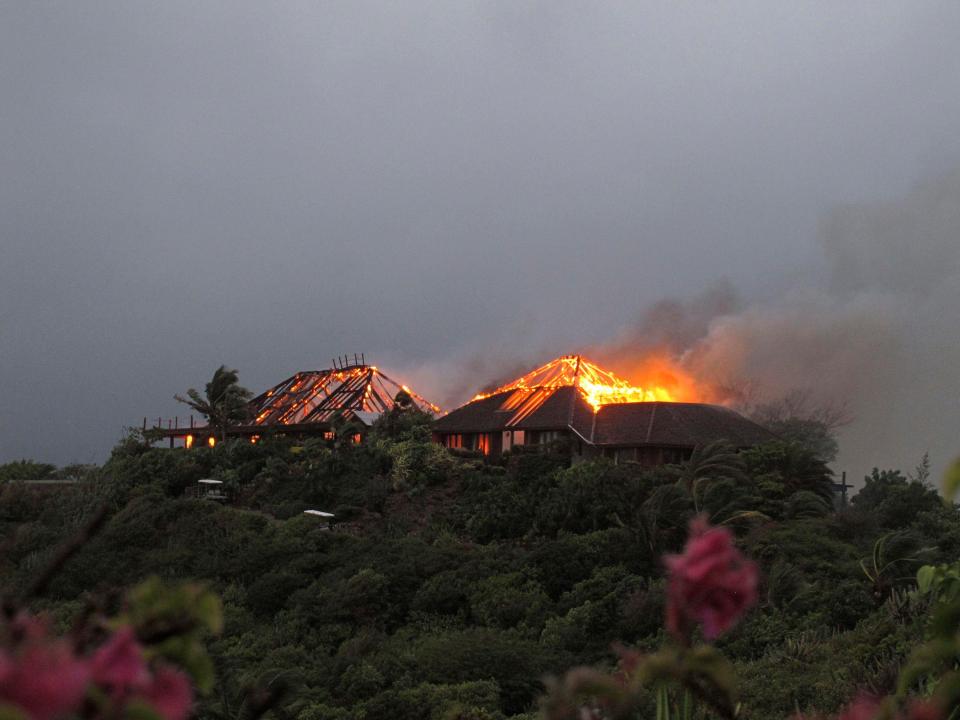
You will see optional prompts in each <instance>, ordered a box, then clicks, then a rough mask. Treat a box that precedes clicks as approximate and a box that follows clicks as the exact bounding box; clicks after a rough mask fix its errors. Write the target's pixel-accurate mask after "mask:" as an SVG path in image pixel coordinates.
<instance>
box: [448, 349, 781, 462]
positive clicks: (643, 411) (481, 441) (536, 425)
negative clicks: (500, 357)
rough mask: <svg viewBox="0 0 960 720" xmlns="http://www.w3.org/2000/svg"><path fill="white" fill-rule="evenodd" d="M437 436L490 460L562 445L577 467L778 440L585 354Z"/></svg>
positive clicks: (482, 399) (514, 385)
mask: <svg viewBox="0 0 960 720" xmlns="http://www.w3.org/2000/svg"><path fill="white" fill-rule="evenodd" d="M433 432H434V439H435V440H436V441H437V442H439V443H442V444H443V445H445V446H446V447H448V448H465V449H471V450H476V451H479V452H481V453H483V454H484V455H489V456H497V455H500V454H501V453H502V452H505V451H507V450H510V449H511V448H512V447H514V446H517V445H527V446H529V445H542V444H546V443H550V442H553V441H556V440H561V439H562V440H565V441H566V442H567V443H568V444H569V447H570V451H571V455H572V459H573V461H574V462H578V461H580V460H584V459H588V458H591V457H598V456H603V457H609V458H612V459H613V460H615V461H616V462H625V461H635V462H639V463H641V464H644V465H658V464H661V463H668V462H679V461H681V460H684V459H686V458H688V457H689V456H690V454H691V453H692V452H693V449H694V448H695V447H697V446H698V445H705V444H708V443H711V442H714V441H717V440H725V441H727V442H729V443H730V444H731V445H732V446H734V447H736V448H745V447H750V446H753V445H758V444H761V443H763V442H767V441H769V440H772V439H774V438H775V436H774V435H773V434H772V433H771V432H769V431H768V430H766V429H765V428H763V427H761V426H760V425H757V424H756V423H754V422H752V421H751V420H748V419H747V418H745V417H743V416H742V415H740V414H739V413H736V412H734V411H733V410H730V409H729V408H725V407H721V406H717V405H706V404H701V403H687V402H665V401H661V400H658V399H657V398H656V395H654V394H653V393H650V392H646V391H644V390H643V389H641V388H636V387H633V386H631V385H630V384H629V383H627V382H625V381H623V380H621V379H620V378H618V377H616V376H615V375H613V374H612V373H610V372H607V371H605V370H603V369H601V368H599V367H597V366H596V365H594V364H593V363H591V362H589V361H587V360H586V359H584V358H583V357H581V356H579V355H570V356H565V357H560V358H557V359H555V360H553V361H551V362H549V363H547V364H546V365H544V366H542V367H539V368H537V369H536V370H533V371H532V372H530V373H528V374H527V375H524V376H523V377H521V378H518V379H517V380H514V381H513V382H511V383H509V384H507V385H504V386H502V387H499V388H497V389H496V390H493V391H492V392H490V393H486V394H481V395H477V396H476V397H475V398H474V399H473V400H471V401H470V402H469V403H467V404H466V405H463V406H462V407H460V408H457V409H456V410H453V411H452V412H450V413H449V414H447V415H445V416H443V417H441V418H439V419H438V420H437V421H436V422H435V423H434V428H433Z"/></svg>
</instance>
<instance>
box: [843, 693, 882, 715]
mask: <svg viewBox="0 0 960 720" xmlns="http://www.w3.org/2000/svg"><path fill="white" fill-rule="evenodd" d="M879 712H880V700H878V699H877V698H875V697H871V696H870V695H859V696H857V699H856V700H854V701H853V702H852V703H850V704H849V705H847V707H845V708H844V710H843V712H842V713H840V715H838V716H837V720H874V718H875V717H876V716H877V713H879Z"/></svg>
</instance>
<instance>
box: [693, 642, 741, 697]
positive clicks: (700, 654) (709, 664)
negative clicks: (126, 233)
mask: <svg viewBox="0 0 960 720" xmlns="http://www.w3.org/2000/svg"><path fill="white" fill-rule="evenodd" d="M686 665H687V670H688V671H689V672H692V673H696V674H698V675H700V676H702V677H703V678H705V679H706V680H708V681H709V682H710V684H711V685H713V686H714V687H715V688H716V689H717V690H719V691H720V692H721V693H722V694H723V695H724V696H725V697H726V698H728V699H730V704H731V705H732V704H733V698H734V696H735V694H736V685H737V675H736V672H735V671H734V669H733V665H731V664H730V661H729V660H727V659H726V658H725V657H724V656H723V655H722V654H721V653H720V651H719V650H717V649H716V648H715V647H714V646H713V645H698V646H697V647H695V648H693V649H692V650H691V651H690V652H689V653H688V654H687V658H686Z"/></svg>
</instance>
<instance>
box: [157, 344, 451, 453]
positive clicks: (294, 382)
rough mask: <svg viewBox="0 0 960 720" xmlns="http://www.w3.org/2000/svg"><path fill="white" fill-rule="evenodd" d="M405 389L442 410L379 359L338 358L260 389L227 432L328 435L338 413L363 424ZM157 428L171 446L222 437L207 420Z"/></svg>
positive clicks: (426, 407)
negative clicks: (390, 372)
mask: <svg viewBox="0 0 960 720" xmlns="http://www.w3.org/2000/svg"><path fill="white" fill-rule="evenodd" d="M402 394H405V395H406V397H408V398H409V401H410V403H412V404H413V405H414V406H415V407H417V408H418V409H420V410H422V411H423V412H426V413H429V414H431V415H434V416H437V415H440V414H441V410H440V408H439V407H437V406H436V405H434V404H433V403H431V402H429V401H428V400H426V399H425V398H423V397H422V396H420V395H418V394H417V393H416V392H414V391H413V390H411V389H410V388H409V387H407V386H406V385H403V384H402V383H398V382H397V381H395V380H393V379H392V378H390V377H389V376H388V375H386V374H385V373H384V372H382V371H381V370H380V369H379V368H377V367H376V366H375V365H367V364H366V363H365V362H364V361H362V360H361V361H355V362H354V363H353V364H348V363H347V362H343V361H342V362H336V361H334V367H331V368H327V369H326V370H305V371H301V372H298V373H296V374H295V375H293V376H291V377H289V378H287V379H286V380H284V381H283V382H280V383H277V384H276V385H274V386H273V387H272V388H270V389H269V390H266V391H265V392H263V393H261V394H260V395H257V396H256V397H255V398H253V399H252V400H251V401H250V403H249V405H248V413H247V414H248V418H249V420H248V421H247V422H246V423H243V424H241V425H236V426H233V427H230V428H228V429H227V430H226V434H227V435H228V436H234V437H236V436H241V437H248V438H250V439H251V440H252V441H253V442H256V441H257V440H258V439H259V438H260V437H261V436H262V435H264V434H266V433H270V432H273V433H283V434H288V435H324V434H330V433H332V430H333V423H334V421H335V419H337V418H341V419H343V420H345V421H356V422H357V423H358V424H359V426H360V427H362V428H364V429H365V428H369V427H370V425H372V424H373V422H374V421H375V420H376V419H377V418H378V417H380V415H382V414H383V413H385V412H387V411H388V410H390V409H391V408H393V407H394V404H395V401H396V398H397V397H398V396H401V395H402ZM178 424H179V423H177V425H178ZM156 429H157V430H158V431H159V432H160V434H161V436H163V437H166V438H169V439H170V443H171V447H173V446H174V445H175V441H176V440H180V441H181V442H182V443H183V445H184V446H186V447H192V446H193V445H195V444H200V443H206V444H209V445H214V444H215V443H216V442H217V440H218V439H219V438H218V431H217V430H216V429H215V428H211V427H210V426H208V425H202V426H194V425H193V424H192V423H191V425H190V426H188V427H177V426H175V425H174V424H173V423H169V422H168V425H167V427H162V426H159V425H158V427H157V428H156ZM358 434H360V435H362V432H361V433H358ZM357 440H358V441H359V438H357Z"/></svg>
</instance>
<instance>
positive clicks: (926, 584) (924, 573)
mask: <svg viewBox="0 0 960 720" xmlns="http://www.w3.org/2000/svg"><path fill="white" fill-rule="evenodd" d="M936 575H937V568H935V567H934V566H933V565H924V566H923V567H922V568H920V569H919V570H917V589H918V590H919V591H920V592H921V593H923V594H924V595H926V594H927V593H928V592H930V588H931V587H932V585H933V579H934V577H936Z"/></svg>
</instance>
